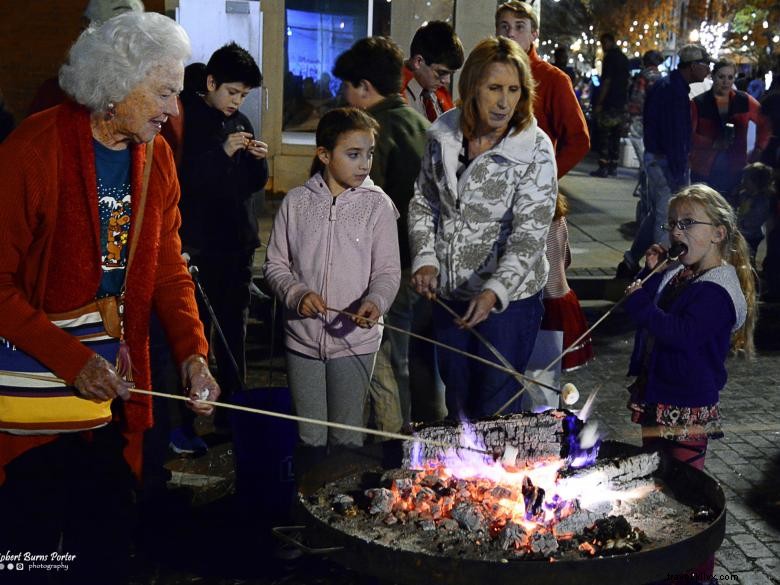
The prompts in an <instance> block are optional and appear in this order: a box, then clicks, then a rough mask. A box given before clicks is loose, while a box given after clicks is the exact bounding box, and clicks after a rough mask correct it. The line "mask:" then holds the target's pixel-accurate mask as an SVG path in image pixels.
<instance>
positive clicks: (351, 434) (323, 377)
mask: <svg viewBox="0 0 780 585" xmlns="http://www.w3.org/2000/svg"><path fill="white" fill-rule="evenodd" d="M375 356H376V354H375V353H369V354H364V355H355V356H347V357H342V358H334V359H329V360H321V359H317V358H311V357H307V356H304V355H301V354H299V353H293V352H291V351H288V352H287V381H288V383H289V384H290V392H291V393H292V399H293V407H294V408H295V414H297V415H298V416H303V417H306V418H312V419H316V420H327V421H331V422H338V423H343V424H348V425H354V426H358V427H362V426H363V411H364V407H365V403H366V398H367V396H368V386H369V383H370V381H371V373H372V371H373V369H374V357H375ZM298 437H299V438H300V440H301V442H302V443H303V444H304V445H310V446H314V447H323V446H326V445H329V446H337V445H349V446H360V445H362V444H363V434H362V433H358V432H355V431H347V430H343V429H335V428H332V427H326V426H322V425H316V424H310V423H298Z"/></svg>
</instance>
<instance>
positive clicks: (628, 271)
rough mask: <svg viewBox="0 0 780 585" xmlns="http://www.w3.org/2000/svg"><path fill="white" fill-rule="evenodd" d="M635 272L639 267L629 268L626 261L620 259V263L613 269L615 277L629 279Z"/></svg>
mask: <svg viewBox="0 0 780 585" xmlns="http://www.w3.org/2000/svg"><path fill="white" fill-rule="evenodd" d="M637 272H639V269H637V268H631V266H630V265H629V264H628V262H626V261H625V260H622V261H621V262H620V264H618V265H617V269H616V270H615V278H618V279H623V280H631V279H632V278H634V276H636V273H637Z"/></svg>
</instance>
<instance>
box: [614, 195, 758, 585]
mask: <svg viewBox="0 0 780 585" xmlns="http://www.w3.org/2000/svg"><path fill="white" fill-rule="evenodd" d="M667 229H669V239H670V242H671V243H672V244H675V243H678V242H679V243H681V244H684V245H685V247H686V248H687V251H686V252H685V253H684V254H683V255H681V256H680V260H679V262H676V263H674V264H672V265H671V266H670V267H669V268H668V269H667V270H665V271H662V272H659V273H658V274H656V275H654V276H653V277H652V278H650V279H649V280H648V281H647V283H645V284H644V285H642V284H641V283H640V282H639V281H635V282H634V283H633V284H631V285H630V286H629V287H628V293H629V297H628V298H627V299H626V304H625V308H626V311H627V312H628V314H629V315H630V316H631V317H632V318H633V319H634V321H636V323H637V325H638V331H637V334H636V338H635V345H634V352H633V355H632V356H631V364H630V367H629V375H632V376H636V380H635V381H634V382H633V383H632V384H631V386H630V387H629V391H630V393H631V398H630V400H629V404H628V407H629V409H630V410H631V417H632V420H633V421H634V422H636V423H639V424H640V425H642V443H643V445H644V446H645V447H647V448H648V449H653V450H660V451H664V452H666V453H667V454H668V455H669V456H671V457H673V458H675V459H677V460H680V461H683V462H684V463H686V464H688V465H691V466H693V467H695V468H697V469H703V468H704V457H705V454H706V451H707V442H708V440H709V439H710V438H712V439H718V438H721V437H723V432H722V430H721V426H720V419H721V417H720V410H719V407H718V401H719V394H720V391H721V390H722V389H723V388H724V386H725V384H726V377H727V376H726V366H725V362H726V357H727V356H728V355H729V350H734V351H738V352H742V353H744V354H746V355H750V354H751V353H752V351H753V329H754V326H755V320H756V291H755V280H754V273H753V271H752V269H751V267H750V254H749V251H748V245H747V242H746V241H745V238H744V237H743V236H742V234H741V233H740V232H739V230H738V229H737V223H736V217H735V214H734V211H733V209H732V208H731V206H730V205H729V204H728V203H727V202H726V200H725V199H724V198H723V197H722V196H721V195H720V194H718V192H717V191H715V190H714V189H712V188H710V187H708V186H706V185H701V184H697V185H692V186H690V187H686V188H685V189H683V190H682V191H680V192H679V193H678V194H677V195H676V196H675V197H674V198H673V199H672V200H671V202H670V204H669V223H668V226H667ZM663 253H664V250H663V249H662V248H661V247H660V246H658V245H655V246H653V247H651V248H650V249H649V250H648V252H647V254H646V265H645V269H644V271H645V273H647V272H649V271H650V270H652V269H653V268H654V267H655V266H656V265H657V263H658V262H659V261H660V260H661V257H662V255H663ZM639 276H640V277H641V276H643V274H642V273H640V275H639ZM713 567H714V557H713V558H711V559H710V560H709V561H707V562H706V563H705V564H704V565H702V566H700V567H697V568H696V569H695V570H693V572H694V574H695V579H696V580H697V581H704V582H707V583H708V582H709V580H710V579H711V578H712V570H713Z"/></svg>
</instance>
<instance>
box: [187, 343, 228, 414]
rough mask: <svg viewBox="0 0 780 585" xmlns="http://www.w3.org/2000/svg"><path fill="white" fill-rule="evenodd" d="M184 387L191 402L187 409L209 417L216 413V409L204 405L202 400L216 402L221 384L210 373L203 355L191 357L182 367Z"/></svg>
mask: <svg viewBox="0 0 780 585" xmlns="http://www.w3.org/2000/svg"><path fill="white" fill-rule="evenodd" d="M181 372H182V376H181V379H182V381H183V382H184V387H185V388H186V389H187V395H188V396H189V398H190V401H189V402H188V403H187V407H188V408H190V409H191V410H192V411H193V412H194V413H195V414H198V415H202V416H208V415H210V414H211V413H212V412H214V407H213V406H211V405H210V404H203V403H201V402H199V401H200V400H210V401H212V402H214V401H215V400H216V399H217V398H219V394H220V390H219V384H217V381H216V380H215V379H214V376H212V375H211V372H210V371H209V365H208V362H206V358H204V357H203V356H202V355H191V356H190V357H188V358H187V359H186V360H184V363H183V364H182V366H181Z"/></svg>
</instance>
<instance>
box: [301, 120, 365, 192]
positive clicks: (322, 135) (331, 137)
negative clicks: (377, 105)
mask: <svg viewBox="0 0 780 585" xmlns="http://www.w3.org/2000/svg"><path fill="white" fill-rule="evenodd" d="M353 130H365V131H367V132H371V133H372V134H374V136H376V133H377V132H378V131H379V124H377V122H376V120H374V119H373V118H372V117H371V116H369V115H368V114H366V113H365V112H364V111H363V110H359V109H357V108H336V109H335V110H331V111H330V112H328V113H327V114H325V115H324V116H323V117H322V119H321V120H320V123H319V124H317V146H318V147H320V146H321V147H323V148H324V149H326V150H330V151H332V150H333V149H334V148H336V143H337V142H338V141H339V136H341V135H342V134H344V133H345V132H352V131H353ZM324 170H325V165H324V164H323V163H322V161H321V160H320V158H319V157H318V156H317V155H316V154H315V155H314V160H313V161H311V170H310V171H309V176H310V177H312V176H314V175H316V174H317V173H322V172H323V171H324Z"/></svg>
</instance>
